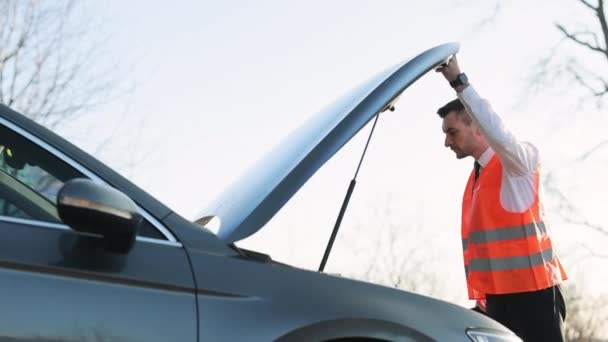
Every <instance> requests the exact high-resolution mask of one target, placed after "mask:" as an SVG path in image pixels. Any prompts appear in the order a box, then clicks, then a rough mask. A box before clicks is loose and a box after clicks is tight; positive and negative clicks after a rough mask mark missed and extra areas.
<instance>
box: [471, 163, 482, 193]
mask: <svg viewBox="0 0 608 342" xmlns="http://www.w3.org/2000/svg"><path fill="white" fill-rule="evenodd" d="M474 167H475V178H473V187H472V189H471V191H475V183H476V182H477V178H479V171H480V170H481V164H479V163H478V162H477V161H475V164H474Z"/></svg>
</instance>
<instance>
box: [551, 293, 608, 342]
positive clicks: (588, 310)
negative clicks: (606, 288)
mask: <svg viewBox="0 0 608 342" xmlns="http://www.w3.org/2000/svg"><path fill="white" fill-rule="evenodd" d="M562 293H563V295H564V300H565V302H566V306H567V309H566V311H567V312H566V322H565V335H566V340H567V341H570V342H591V341H601V338H602V337H605V336H606V335H605V334H606V333H607V331H606V329H607V327H606V322H608V315H607V314H606V311H605V310H604V308H605V307H606V305H608V297H605V296H597V297H593V296H589V295H588V294H583V291H581V290H580V289H579V288H577V287H575V286H574V285H568V286H565V287H563V288H562Z"/></svg>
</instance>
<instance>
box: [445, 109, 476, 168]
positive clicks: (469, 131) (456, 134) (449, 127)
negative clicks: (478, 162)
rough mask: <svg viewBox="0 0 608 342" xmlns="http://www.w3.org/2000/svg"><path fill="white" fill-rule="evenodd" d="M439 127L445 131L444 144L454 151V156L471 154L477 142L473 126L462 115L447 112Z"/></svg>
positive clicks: (463, 156) (462, 156) (459, 157)
mask: <svg viewBox="0 0 608 342" xmlns="http://www.w3.org/2000/svg"><path fill="white" fill-rule="evenodd" d="M441 128H442V129H443V133H445V141H444V145H445V147H449V148H450V149H452V151H454V153H456V158H458V159H462V158H465V157H468V156H470V155H471V154H472V152H473V149H474V147H475V145H476V142H477V139H476V136H475V128H474V127H473V125H472V124H469V125H467V124H466V123H465V122H464V118H463V116H462V115H458V114H457V112H455V111H453V112H449V113H448V114H447V115H446V116H445V117H444V118H443V125H442V127H441Z"/></svg>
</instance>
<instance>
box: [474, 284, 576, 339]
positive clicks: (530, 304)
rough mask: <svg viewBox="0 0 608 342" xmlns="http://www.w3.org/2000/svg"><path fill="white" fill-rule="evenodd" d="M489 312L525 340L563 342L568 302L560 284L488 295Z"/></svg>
mask: <svg viewBox="0 0 608 342" xmlns="http://www.w3.org/2000/svg"><path fill="white" fill-rule="evenodd" d="M486 314H487V315H488V316H490V317H491V318H493V319H494V320H496V321H498V322H500V323H501V324H503V325H504V326H506V327H507V328H509V329H511V330H512V331H513V332H514V333H515V334H517V336H519V337H521V338H522V339H523V340H524V342H536V341H542V342H553V341H556V342H562V341H565V337H564V319H565V318H566V303H565V302H564V298H563V297H562V293H561V289H560V287H559V285H557V286H553V287H549V288H546V289H544V290H538V291H532V292H521V293H510V294H500V295H492V294H487V295H486Z"/></svg>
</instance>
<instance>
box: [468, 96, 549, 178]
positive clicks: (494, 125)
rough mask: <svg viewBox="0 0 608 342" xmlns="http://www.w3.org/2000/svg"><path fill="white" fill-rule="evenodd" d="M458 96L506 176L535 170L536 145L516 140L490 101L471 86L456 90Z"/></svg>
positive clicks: (536, 162) (519, 174)
mask: <svg viewBox="0 0 608 342" xmlns="http://www.w3.org/2000/svg"><path fill="white" fill-rule="evenodd" d="M458 98H459V99H460V101H462V103H463V105H464V107H465V109H466V111H467V113H468V114H469V115H470V116H471V119H473V120H474V121H475V122H476V123H477V124H478V126H479V128H480V130H481V133H482V134H483V135H484V136H485V137H486V139H487V141H488V144H490V147H492V149H493V150H494V151H495V152H496V154H497V155H498V158H500V161H501V163H502V165H503V170H504V172H506V173H507V174H508V175H509V176H515V177H518V176H524V175H529V174H531V173H534V172H535V171H536V168H537V167H538V163H539V162H540V160H539V153H538V150H537V149H536V147H535V146H534V145H532V144H531V143H527V142H520V141H518V140H517V139H516V137H515V136H514V135H513V133H511V131H509V130H508V129H507V128H506V127H505V125H504V123H503V121H502V119H501V118H500V116H498V114H496V113H495V112H494V110H493V109H492V107H491V106H490V103H489V102H488V101H486V100H485V99H482V98H481V97H480V96H479V94H477V91H476V90H475V88H473V86H472V85H469V86H467V87H466V88H465V89H464V90H463V91H462V92H461V93H459V94H458Z"/></svg>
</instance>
